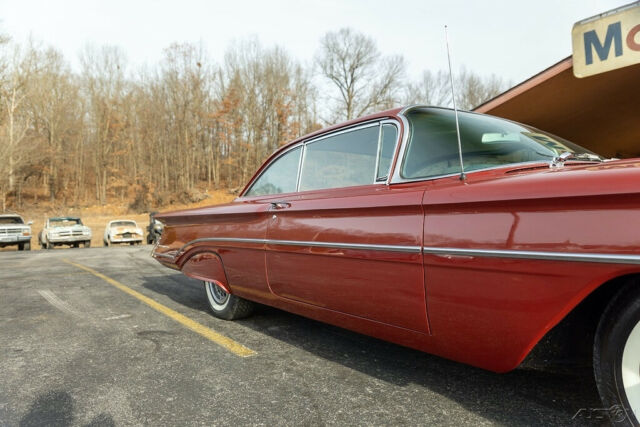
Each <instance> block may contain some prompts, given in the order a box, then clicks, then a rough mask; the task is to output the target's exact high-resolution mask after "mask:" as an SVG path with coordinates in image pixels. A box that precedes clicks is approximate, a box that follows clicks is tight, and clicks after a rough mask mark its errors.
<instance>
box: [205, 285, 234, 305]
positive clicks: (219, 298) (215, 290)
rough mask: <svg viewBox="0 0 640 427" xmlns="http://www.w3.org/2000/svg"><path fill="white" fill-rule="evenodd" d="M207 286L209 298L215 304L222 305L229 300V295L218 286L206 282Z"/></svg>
mask: <svg viewBox="0 0 640 427" xmlns="http://www.w3.org/2000/svg"><path fill="white" fill-rule="evenodd" d="M207 286H208V287H209V291H210V294H211V297H212V298H213V300H214V301H215V302H216V304H220V305H222V304H224V303H225V302H227V300H228V299H229V294H228V293H227V292H225V290H224V289H222V288H221V287H220V286H218V285H216V284H215V283H212V282H207Z"/></svg>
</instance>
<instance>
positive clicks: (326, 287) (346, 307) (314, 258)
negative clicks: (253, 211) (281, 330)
mask: <svg viewBox="0 0 640 427" xmlns="http://www.w3.org/2000/svg"><path fill="white" fill-rule="evenodd" d="M422 194H423V191H422V190H420V189H418V190H416V189H413V188H404V189H398V190H395V189H391V188H389V187H388V186H385V185H368V186H362V187H358V188H357V189H356V188H352V189H339V190H328V191H327V190H324V191H314V192H306V193H305V194H302V195H301V196H300V197H299V198H297V199H295V200H291V201H290V203H291V206H290V207H289V208H287V209H283V210H274V211H272V217H271V219H270V221H269V226H268V232H267V238H268V239H269V240H295V241H307V242H341V243H347V244H353V243H355V244H377V243H380V242H384V243H385V244H388V245H400V246H420V245H421V244H422V235H421V234H422V233H421V230H422V223H423V220H424V215H423V212H422V206H421V201H422ZM343 195H344V197H343ZM281 199H282V198H281ZM285 200H286V199H285ZM266 251H267V252H266V254H267V255H266V257H267V259H266V267H267V276H268V279H269V286H270V288H271V290H272V291H273V292H274V293H275V294H276V295H278V296H281V297H284V298H290V299H293V300H297V301H301V302H306V303H308V304H313V305H317V306H320V307H324V308H328V309H331V310H334V311H338V312H342V313H348V314H352V315H355V316H358V317H363V318H365V319H371V320H376V321H379V322H384V323H388V324H391V325H394V326H399V327H402V328H406V329H412V330H415V331H419V332H425V333H426V332H428V321H427V313H426V305H425V293H424V283H423V269H422V257H421V255H420V254H419V253H401V252H389V251H369V250H357V249H344V248H317V247H308V246H304V245H301V246H280V245H267V247H266ZM291 266H296V267H295V268H291ZM328 272H330V274H327V273H328ZM400 308H401V309H400Z"/></svg>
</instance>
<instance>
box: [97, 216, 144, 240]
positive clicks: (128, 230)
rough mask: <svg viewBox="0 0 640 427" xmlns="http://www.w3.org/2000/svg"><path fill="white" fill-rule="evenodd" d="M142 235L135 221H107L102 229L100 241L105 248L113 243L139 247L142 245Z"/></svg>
mask: <svg viewBox="0 0 640 427" xmlns="http://www.w3.org/2000/svg"><path fill="white" fill-rule="evenodd" d="M143 236H144V233H143V232H142V229H141V228H140V227H138V224H136V222H135V221H133V220H130V219H116V220H114V221H109V223H108V224H107V226H106V227H105V229H104V235H103V236H102V241H103V243H104V245H105V246H111V245H113V244H115V243H128V244H130V245H139V244H141V243H142V238H143Z"/></svg>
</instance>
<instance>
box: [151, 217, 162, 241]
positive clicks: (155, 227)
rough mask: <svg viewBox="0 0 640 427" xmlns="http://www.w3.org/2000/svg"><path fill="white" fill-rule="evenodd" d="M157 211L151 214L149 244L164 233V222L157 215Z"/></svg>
mask: <svg viewBox="0 0 640 427" xmlns="http://www.w3.org/2000/svg"><path fill="white" fill-rule="evenodd" d="M157 213H158V212H151V213H150V214H149V225H148V226H147V244H149V245H152V244H154V243H156V242H157V241H158V239H160V235H161V234H162V223H161V222H160V221H158V220H157V219H156V217H155V215H156V214H157Z"/></svg>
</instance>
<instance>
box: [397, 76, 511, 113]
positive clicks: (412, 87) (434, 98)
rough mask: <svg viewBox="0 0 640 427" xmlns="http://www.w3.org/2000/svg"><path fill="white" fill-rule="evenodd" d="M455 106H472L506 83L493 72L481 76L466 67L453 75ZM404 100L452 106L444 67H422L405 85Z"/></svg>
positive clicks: (467, 108)
mask: <svg viewBox="0 0 640 427" xmlns="http://www.w3.org/2000/svg"><path fill="white" fill-rule="evenodd" d="M454 82H455V83H454V84H455V90H456V104H457V107H458V108H460V109H463V110H471V109H473V108H475V107H477V106H478V105H480V104H482V103H483V102H485V101H487V100H489V99H491V98H493V97H494V96H497V95H499V94H500V93H501V92H503V91H504V90H505V89H506V87H507V86H508V84H506V83H505V82H504V81H503V80H502V79H500V78H498V77H497V76H495V75H491V76H489V77H482V76H480V75H478V74H476V73H474V72H472V71H469V70H467V69H466V68H464V67H463V68H461V69H460V72H459V73H458V74H457V75H454ZM404 101H405V103H406V104H425V105H433V106H444V107H453V103H452V102H451V81H450V77H449V73H448V72H447V71H442V70H441V71H438V72H436V73H433V72H431V71H424V72H423V73H422V76H421V78H420V80H418V81H417V82H410V83H408V84H407V86H406V95H405V98H404Z"/></svg>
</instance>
